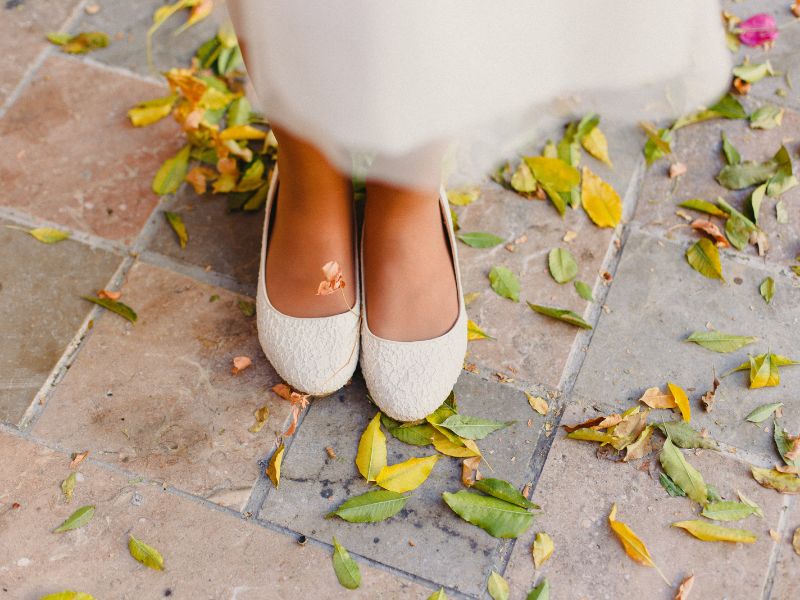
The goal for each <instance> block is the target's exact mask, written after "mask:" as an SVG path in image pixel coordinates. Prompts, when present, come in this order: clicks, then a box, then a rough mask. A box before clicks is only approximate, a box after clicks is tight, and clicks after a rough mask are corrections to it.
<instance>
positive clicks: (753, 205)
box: [750, 183, 767, 225]
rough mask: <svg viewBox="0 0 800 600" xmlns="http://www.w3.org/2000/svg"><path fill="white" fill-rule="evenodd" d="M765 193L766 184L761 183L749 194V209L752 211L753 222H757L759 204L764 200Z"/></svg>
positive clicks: (759, 209)
mask: <svg viewBox="0 0 800 600" xmlns="http://www.w3.org/2000/svg"><path fill="white" fill-rule="evenodd" d="M766 193H767V184H766V183H762V184H761V185H760V186H758V187H757V188H756V189H754V190H753V193H752V194H750V209H751V211H752V213H753V223H754V224H756V225H757V224H758V213H759V212H760V211H761V204H762V202H764V195H765V194H766Z"/></svg>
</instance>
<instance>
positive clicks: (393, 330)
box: [363, 181, 459, 341]
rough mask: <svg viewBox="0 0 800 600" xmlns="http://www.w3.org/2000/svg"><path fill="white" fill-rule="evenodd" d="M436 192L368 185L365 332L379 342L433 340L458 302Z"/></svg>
mask: <svg viewBox="0 0 800 600" xmlns="http://www.w3.org/2000/svg"><path fill="white" fill-rule="evenodd" d="M441 211H442V209H441V205H440V202H439V191H438V190H435V189H434V190H415V189H410V188H398V187H394V186H390V185H387V184H384V183H380V182H374V181H368V182H367V202H366V211H365V215H364V244H363V252H364V257H363V261H364V273H363V277H364V289H365V292H366V304H367V307H368V311H367V315H368V316H367V318H368V320H369V322H368V325H369V329H370V331H371V332H372V333H373V334H374V335H376V336H378V337H380V338H384V339H388V340H395V341H419V340H430V339H433V338H437V337H439V336H441V335H442V334H444V333H446V332H447V331H448V330H450V329H451V328H452V326H453V324H454V323H455V322H456V319H457V317H458V311H459V299H458V292H457V287H456V279H455V273H454V271H453V260H452V257H451V255H450V249H449V242H448V239H447V231H446V229H445V227H444V224H443V221H442V212H441Z"/></svg>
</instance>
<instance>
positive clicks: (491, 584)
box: [486, 571, 509, 600]
mask: <svg viewBox="0 0 800 600" xmlns="http://www.w3.org/2000/svg"><path fill="white" fill-rule="evenodd" d="M486 590H487V591H488V592H489V595H490V596H491V597H492V600H508V594H509V588H508V582H507V581H506V580H505V579H503V577H502V576H501V575H500V574H499V573H497V572H495V571H492V572H491V574H490V575H489V581H488V582H487V584H486Z"/></svg>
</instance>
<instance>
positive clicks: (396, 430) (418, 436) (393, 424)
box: [381, 414, 436, 446]
mask: <svg viewBox="0 0 800 600" xmlns="http://www.w3.org/2000/svg"><path fill="white" fill-rule="evenodd" d="M381 423H382V424H383V426H384V427H386V430H387V431H388V432H389V434H390V435H391V436H392V437H395V438H397V439H398V440H400V441H401V442H403V443H404V444H410V445H412V446H429V445H430V444H431V438H432V437H433V435H434V432H435V431H436V430H435V429H434V428H433V426H432V425H431V424H430V423H422V424H417V425H412V424H409V423H402V422H401V421H395V420H394V419H392V418H391V417H388V416H386V415H384V414H381Z"/></svg>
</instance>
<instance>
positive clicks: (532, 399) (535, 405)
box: [525, 392, 549, 415]
mask: <svg viewBox="0 0 800 600" xmlns="http://www.w3.org/2000/svg"><path fill="white" fill-rule="evenodd" d="M525 396H526V397H527V398H528V404H530V405H531V408H532V409H533V410H535V411H536V412H538V413H539V414H540V415H546V414H547V410H548V408H549V407H548V406H547V401H546V400H545V399H544V398H542V397H540V396H532V395H531V394H529V393H528V392H525Z"/></svg>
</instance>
